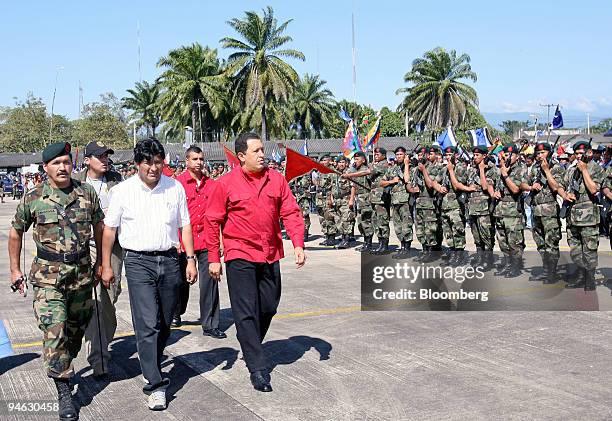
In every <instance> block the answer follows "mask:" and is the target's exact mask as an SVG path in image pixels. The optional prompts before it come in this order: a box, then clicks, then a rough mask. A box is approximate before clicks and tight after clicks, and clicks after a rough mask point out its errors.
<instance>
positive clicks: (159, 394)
mask: <svg viewBox="0 0 612 421" xmlns="http://www.w3.org/2000/svg"><path fill="white" fill-rule="evenodd" d="M149 409H150V410H151V411H163V410H164V409H166V390H165V389H161V390H160V389H158V390H156V391H155V392H153V393H151V394H150V395H149Z"/></svg>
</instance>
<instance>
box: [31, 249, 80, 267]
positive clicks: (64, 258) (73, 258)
mask: <svg viewBox="0 0 612 421" xmlns="http://www.w3.org/2000/svg"><path fill="white" fill-rule="evenodd" d="M86 256H89V247H85V248H84V249H83V250H81V251H75V252H72V253H53V252H51V251H47V250H44V249H40V248H39V249H37V250H36V257H38V258H39V259H43V260H48V261H50V262H62V263H76V262H78V261H79V260H81V259H82V258H83V257H86Z"/></svg>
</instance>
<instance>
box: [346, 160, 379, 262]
mask: <svg viewBox="0 0 612 421" xmlns="http://www.w3.org/2000/svg"><path fill="white" fill-rule="evenodd" d="M353 159H354V160H355V163H354V167H352V168H350V169H349V170H348V171H347V172H345V173H344V174H342V177H343V178H348V179H353V178H354V179H355V181H356V182H358V183H359V184H361V185H357V184H353V186H352V187H351V197H350V199H349V206H353V205H355V204H356V205H357V211H356V213H357V228H358V229H359V232H360V233H361V235H363V241H364V243H363V245H362V246H361V247H358V248H356V250H357V251H362V252H368V251H371V250H372V237H373V236H374V226H373V224H372V217H373V215H372V214H373V209H372V205H371V204H370V201H369V197H370V189H369V186H370V181H369V178H368V177H367V175H368V174H369V169H368V168H367V165H368V164H367V163H368V159H367V158H366V155H365V153H363V152H361V151H358V152H355V155H353ZM364 186H365V187H364ZM366 187H367V188H366Z"/></svg>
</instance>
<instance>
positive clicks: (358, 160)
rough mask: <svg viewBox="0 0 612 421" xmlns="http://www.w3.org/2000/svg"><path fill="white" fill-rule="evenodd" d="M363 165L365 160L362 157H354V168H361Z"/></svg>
mask: <svg viewBox="0 0 612 421" xmlns="http://www.w3.org/2000/svg"><path fill="white" fill-rule="evenodd" d="M364 163H365V158H364V157H363V156H356V157H355V166H356V167H358V168H359V167H361V166H362V165H363V164H364Z"/></svg>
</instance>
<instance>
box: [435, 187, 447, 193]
mask: <svg viewBox="0 0 612 421" xmlns="http://www.w3.org/2000/svg"><path fill="white" fill-rule="evenodd" d="M436 190H437V192H438V193H441V194H446V193H448V189H447V188H446V187H444V186H440V187H439V188H438V189H436Z"/></svg>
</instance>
